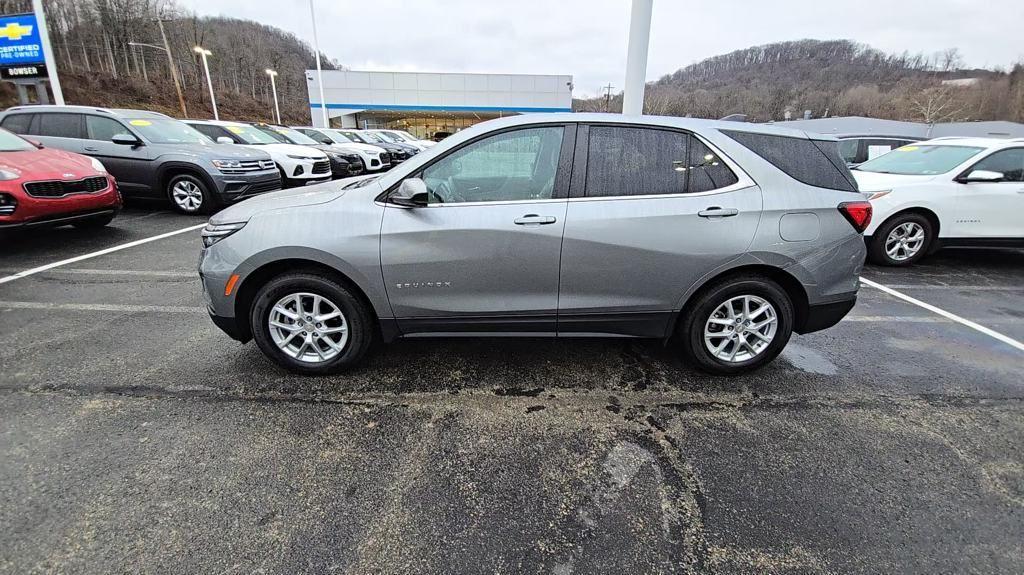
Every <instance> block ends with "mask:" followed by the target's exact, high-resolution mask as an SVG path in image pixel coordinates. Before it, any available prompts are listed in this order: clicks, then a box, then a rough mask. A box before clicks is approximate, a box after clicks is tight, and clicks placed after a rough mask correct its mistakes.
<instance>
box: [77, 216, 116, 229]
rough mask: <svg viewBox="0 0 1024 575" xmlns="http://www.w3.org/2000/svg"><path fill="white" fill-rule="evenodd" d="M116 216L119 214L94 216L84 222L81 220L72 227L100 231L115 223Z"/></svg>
mask: <svg viewBox="0 0 1024 575" xmlns="http://www.w3.org/2000/svg"><path fill="white" fill-rule="evenodd" d="M116 215H117V214H105V215H102V216H94V217H91V218H87V219H84V220H79V221H77V222H75V223H73V224H71V225H72V226H74V227H76V228H78V229H81V230H93V229H98V228H102V227H104V226H106V225H107V224H109V223H110V222H112V221H114V216H116Z"/></svg>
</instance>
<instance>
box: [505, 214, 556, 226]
mask: <svg viewBox="0 0 1024 575" xmlns="http://www.w3.org/2000/svg"><path fill="white" fill-rule="evenodd" d="M513 221H514V222H515V224H516V225H517V226H542V225H547V224H553V223H555V222H557V221H558V220H557V219H556V218H555V216H538V215H537V214H526V215H525V216H523V217H521V218H516V219H515V220H513Z"/></svg>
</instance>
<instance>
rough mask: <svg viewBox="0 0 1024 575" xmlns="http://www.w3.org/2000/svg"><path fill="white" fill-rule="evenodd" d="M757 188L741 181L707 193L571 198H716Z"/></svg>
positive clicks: (596, 199) (599, 200)
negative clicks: (719, 195) (720, 195)
mask: <svg viewBox="0 0 1024 575" xmlns="http://www.w3.org/2000/svg"><path fill="white" fill-rule="evenodd" d="M754 187H757V184H755V183H754V182H753V181H752V180H751V181H746V182H744V181H740V182H736V183H735V184H730V185H728V186H725V187H724V188H715V189H713V190H708V191H706V192H693V193H692V194H688V193H685V192H679V193H677V194H644V195H642V196H639V195H638V196H584V197H582V198H569V201H570V202H606V201H609V200H615V201H620V200H654V199H658V198H700V197H704V196H716V195H718V194H727V193H729V192H737V191H739V190H745V189H747V188H754Z"/></svg>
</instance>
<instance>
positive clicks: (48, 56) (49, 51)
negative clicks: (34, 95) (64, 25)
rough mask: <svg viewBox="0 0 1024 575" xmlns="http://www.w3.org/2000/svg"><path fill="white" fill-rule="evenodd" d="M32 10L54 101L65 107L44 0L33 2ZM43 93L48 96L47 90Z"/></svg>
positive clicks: (33, 0)
mask: <svg viewBox="0 0 1024 575" xmlns="http://www.w3.org/2000/svg"><path fill="white" fill-rule="evenodd" d="M32 10H33V11H34V12H35V13H36V24H37V25H38V26H39V40H40V41H41V42H42V44H43V60H44V61H45V62H46V74H47V76H49V78H50V89H51V90H53V101H54V102H56V103H57V105H58V106H63V105H64V91H63V90H61V89H60V78H58V77H57V59H56V58H54V57H53V48H52V47H51V46H50V31H49V29H47V27H46V12H45V11H43V0H32ZM37 86H38V84H37ZM40 89H41V90H43V91H42V92H41V93H42V94H46V91H45V88H42V87H40Z"/></svg>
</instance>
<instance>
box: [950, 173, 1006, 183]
mask: <svg viewBox="0 0 1024 575" xmlns="http://www.w3.org/2000/svg"><path fill="white" fill-rule="evenodd" d="M1004 179H1006V175H1005V174H1003V173H1002V172H993V171H990V170H974V171H973V172H971V173H969V174H967V176H966V177H960V178H957V181H958V182H960V183H961V184H969V183H971V182H1001V181H1003V180H1004Z"/></svg>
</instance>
